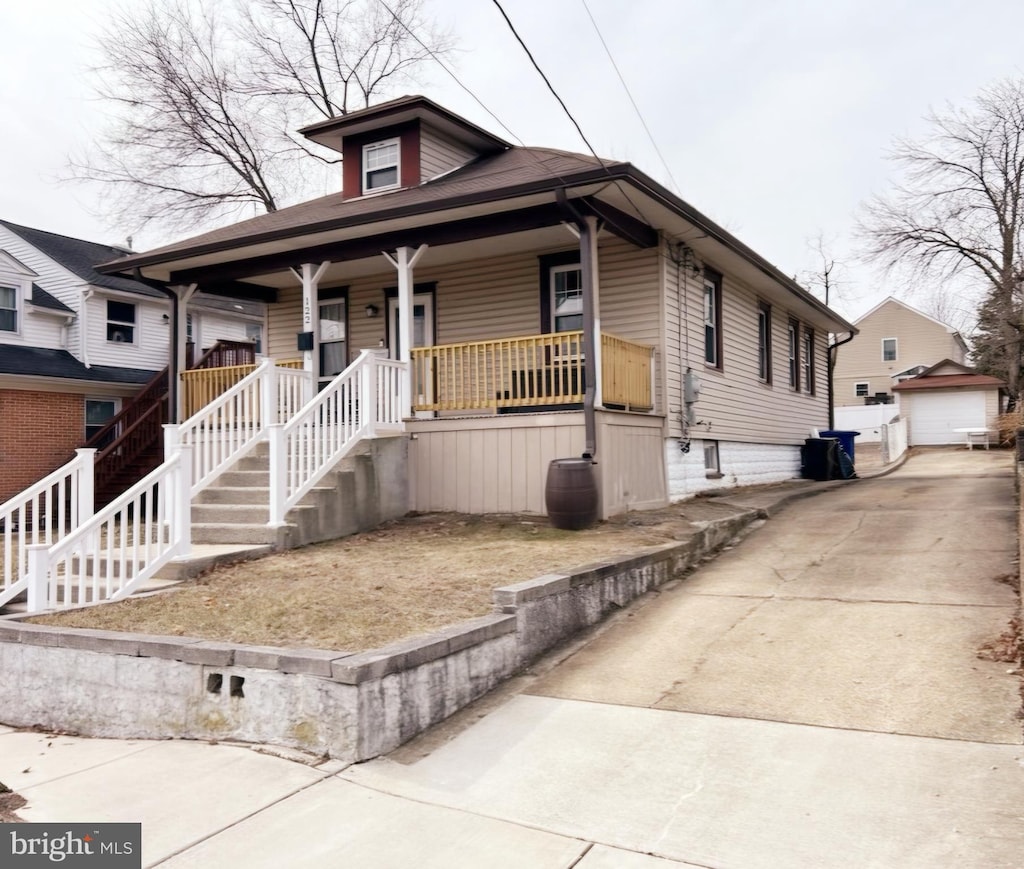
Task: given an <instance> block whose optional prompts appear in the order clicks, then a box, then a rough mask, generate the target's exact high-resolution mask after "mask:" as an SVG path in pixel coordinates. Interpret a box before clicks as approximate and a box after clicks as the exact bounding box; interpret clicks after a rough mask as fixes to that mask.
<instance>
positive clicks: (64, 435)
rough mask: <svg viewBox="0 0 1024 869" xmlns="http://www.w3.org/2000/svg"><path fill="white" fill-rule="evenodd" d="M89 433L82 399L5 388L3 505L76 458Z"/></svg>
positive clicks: (0, 407) (1, 401)
mask: <svg viewBox="0 0 1024 869" xmlns="http://www.w3.org/2000/svg"><path fill="white" fill-rule="evenodd" d="M84 433H85V400H84V399H83V397H82V396H81V395H69V394H67V393H60V392H31V391H28V390H21V389H0V503H3V502H4V501H6V500H7V499H8V498H11V497H12V496H14V495H16V494H18V492H20V491H21V490H22V489H25V488H26V487H27V486H30V485H32V483H34V482H36V481H37V480H39V479H41V478H43V477H45V476H46V475H47V474H49V473H50V472H51V471H54V470H56V469H57V468H59V467H60V466H61V465H62V464H64V463H65V462H67V461H68V460H69V459H71V458H72V457H73V456H74V451H75V448H76V447H80V446H81V445H82V440H83V437H84Z"/></svg>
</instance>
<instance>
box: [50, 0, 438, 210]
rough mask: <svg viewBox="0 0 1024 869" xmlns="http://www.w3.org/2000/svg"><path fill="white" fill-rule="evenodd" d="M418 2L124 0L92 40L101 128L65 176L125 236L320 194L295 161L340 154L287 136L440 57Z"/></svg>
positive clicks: (378, 93) (384, 91) (382, 91)
mask: <svg viewBox="0 0 1024 869" xmlns="http://www.w3.org/2000/svg"><path fill="white" fill-rule="evenodd" d="M422 3H423V0H395V2H394V3H392V4H389V5H391V6H392V8H393V9H394V11H395V15H394V16H392V15H391V13H390V12H387V11H386V10H385V9H384V6H383V5H382V4H380V3H379V2H377V0H251V2H248V3H247V2H246V0H148V2H146V3H145V4H137V5H131V6H126V7H125V8H124V9H123V10H122V11H120V12H119V13H117V14H116V15H115V16H114V17H113V18H112V19H111V20H110V22H109V24H108V26H107V28H106V30H105V31H104V32H103V34H102V35H101V36H100V38H99V47H100V50H101V52H102V55H103V57H104V59H105V62H104V63H103V65H102V66H101V67H100V68H98V69H97V70H95V71H94V72H95V76H96V79H95V81H96V92H97V94H98V96H99V97H100V99H101V100H103V101H104V102H105V103H106V104H107V106H108V107H109V115H110V118H111V121H110V124H109V126H108V128H107V130H106V133H105V136H104V138H103V139H102V140H101V141H99V142H97V143H96V145H95V146H94V147H93V149H92V150H91V151H90V152H88V153H86V154H84V155H79V156H75V157H73V158H71V160H70V162H69V168H70V173H71V176H72V179H73V180H79V181H91V182H99V183H101V184H103V185H104V187H105V191H104V195H103V197H102V200H103V204H104V209H103V210H104V211H105V212H106V213H107V215H108V216H110V217H115V218H116V219H118V220H120V221H123V222H127V223H128V225H129V226H130V227H132V228H133V229H135V228H137V227H138V226H139V225H140V223H141V224H143V225H144V224H146V223H150V222H152V223H156V224H160V225H162V226H164V227H165V228H174V229H186V228H187V229H193V230H194V229H195V228H196V225H197V224H210V223H213V222H215V221H219V220H222V219H224V218H228V217H231V218H238V217H240V216H247V215H253V214H258V213H261V212H267V211H275V210H276V209H277V208H279V207H281V206H282V205H283V204H287V203H289V202H293V201H298V200H300V199H301V198H303V197H304V196H309V195H316V194H320V193H324V192H327V191H323V190H315V189H313V187H312V185H311V183H310V178H311V177H312V178H315V177H316V176H317V174H318V173H311V172H309V171H308V169H304V168H303V167H304V166H306V164H307V163H308V161H309V159H310V158H315V159H316V160H317V161H318V162H319V164H320V165H322V164H324V163H337V162H339V161H340V157H339V155H337V154H335V153H334V152H328V151H326V150H324V149H321V148H319V147H318V146H315V145H313V144H312V143H310V142H308V141H306V140H305V139H303V138H302V137H299V136H296V135H295V134H294V130H295V129H297V128H299V127H301V126H303V125H305V124H309V123H312V122H314V121H316V120H318V119H320V118H324V117H333V116H336V115H342V114H345V113H346V112H348V111H350V110H351V108H353V106H352V105H351V104H350V103H351V101H352V98H353V96H356V97H357V98H358V100H359V102H360V104H359V106H358V107H362V106H363V105H369V104H370V103H371V101H372V100H374V99H375V98H379V97H382V96H390V95H391V94H390V93H389V92H388V91H389V89H390V88H392V87H394V86H398V85H400V84H405V83H407V82H408V81H409V80H410V79H411V77H412V75H413V74H415V73H417V72H418V71H419V70H421V69H422V68H423V66H424V64H425V62H426V61H427V60H429V59H430V58H431V56H432V55H433V54H442V55H443V54H445V53H447V52H449V51H450V50H451V46H452V41H451V38H450V37H449V36H447V35H446V34H442V33H439V32H438V31H437V30H436V29H435V28H434V27H433V26H432V25H431V23H430V22H429V21H428V20H427V19H426V18H425V16H424V14H423V12H422ZM410 31H412V32H415V33H416V34H417V36H418V37H419V39H420V40H422V42H423V45H421V44H420V42H418V41H417V40H416V39H415V38H414V37H413V36H412V35H411V33H410ZM424 45H426V46H427V47H424ZM382 49H383V50H382Z"/></svg>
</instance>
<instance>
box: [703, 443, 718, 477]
mask: <svg viewBox="0 0 1024 869" xmlns="http://www.w3.org/2000/svg"><path fill="white" fill-rule="evenodd" d="M704 476H705V477H707V478H708V479H711V480H717V479H719V478H720V477H721V476H722V468H721V465H720V461H719V456H718V441H704Z"/></svg>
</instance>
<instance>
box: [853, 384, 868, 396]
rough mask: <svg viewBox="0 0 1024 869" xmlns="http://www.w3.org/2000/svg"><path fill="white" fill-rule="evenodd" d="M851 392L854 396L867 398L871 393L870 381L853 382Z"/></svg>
mask: <svg viewBox="0 0 1024 869" xmlns="http://www.w3.org/2000/svg"><path fill="white" fill-rule="evenodd" d="M853 394H854V397H856V398H867V397H868V396H869V395H871V383H870V381H867V380H865V381H863V382H862V383H855V384H853Z"/></svg>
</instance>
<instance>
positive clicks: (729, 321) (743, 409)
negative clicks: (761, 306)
mask: <svg viewBox="0 0 1024 869" xmlns="http://www.w3.org/2000/svg"><path fill="white" fill-rule="evenodd" d="M665 276H666V280H665V285H666V296H665V301H666V318H665V327H666V328H665V340H666V355H667V357H668V358H667V362H666V384H667V392H668V399H667V406H668V409H669V433H670V436H673V437H679V436H680V435H681V434H682V428H681V423H680V411H681V408H682V396H681V392H682V378H683V374H684V373H685V371H686V369H687V367H689V368H691V369H692V370H693V371H694V372H695V373H696V374H697V376H698V377H699V378H700V382H701V388H700V398H699V399H698V401H697V403H696V404H695V405H694V410H695V413H696V417H697V420H698V421H699V422H700V423H701V424H700V425H694V426H691V427H690V430H689V436H690V437H691V438H692V439H694V440H702V439H705V438H711V439H714V440H718V441H736V442H740V443H769V444H795V443H800V442H802V440H803V439H804V438H805V437H807V433H808V431H809V429H810V428H812V427H817V428H824V427H826V426H827V425H828V385H827V367H826V364H827V362H826V360H827V349H826V345H827V338H828V336H827V334H826V333H823V332H822V331H821V330H819V329H815V330H814V379H815V394H814V395H808V394H807V393H804V392H794V391H793V390H791V389H790V388H789V367H788V347H789V343H788V333H787V329H788V324H789V320H790V316H791V315H790V313H789V311H787V310H786V309H785V308H784V307H782V306H781V305H778V304H772V323H771V326H772V329H771V334H772V354H771V361H772V383H771V384H766V383H764V382H762V381H761V379H760V377H759V364H758V303H759V302H760V301H762V298H761V297H760V296H759V295H758V294H757V293H755V292H753V291H752V290H751V289H750V288H748V287H746V286H745V285H743V284H742V283H740V282H739V281H737V280H736V279H735V278H733V277H731V276H730V275H729V274H727V273H726V274H724V276H723V279H722V323H721V328H722V332H723V352H722V368H721V370H718V369H715V368H711V367H709V366H708V365H706V364H705V362H704V320H703V284H702V283H701V281H700V280H699V279H698V277H696V276H694V275H693V274H692V273H688V274H682V271H681V270H680V276H681V277H682V282H683V284H684V285H685V290H686V291H685V294H683V295H682V298H681V301H682V305H683V320H684V326H683V334H682V342H681V343H680V337H679V327H678V321H679V320H678V313H679V306H680V301H679V299H678V298H677V290H676V287H677V270H676V266H675V264H674V263H672V262H671V261H666V263H665ZM795 319H798V318H795ZM801 325H803V324H801Z"/></svg>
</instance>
